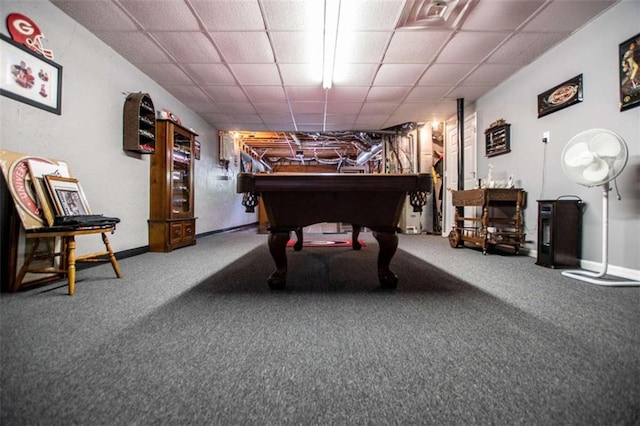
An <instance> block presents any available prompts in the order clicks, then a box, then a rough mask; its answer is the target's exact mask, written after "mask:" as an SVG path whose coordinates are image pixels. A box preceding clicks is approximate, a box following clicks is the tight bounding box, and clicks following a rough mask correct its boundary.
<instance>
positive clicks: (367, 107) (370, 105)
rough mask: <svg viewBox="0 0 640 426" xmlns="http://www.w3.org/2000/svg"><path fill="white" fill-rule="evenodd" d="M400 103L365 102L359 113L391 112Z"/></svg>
mask: <svg viewBox="0 0 640 426" xmlns="http://www.w3.org/2000/svg"><path fill="white" fill-rule="evenodd" d="M398 105H400V104H399V103H398V102H367V103H366V104H364V105H363V107H362V110H361V111H360V113H361V114H367V115H377V114H387V115H389V114H391V113H393V111H395V110H396V109H397V108H398Z"/></svg>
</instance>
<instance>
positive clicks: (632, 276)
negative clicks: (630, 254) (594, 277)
mask: <svg viewBox="0 0 640 426" xmlns="http://www.w3.org/2000/svg"><path fill="white" fill-rule="evenodd" d="M529 257H533V258H536V259H537V258H538V250H531V251H530V252H529ZM580 268H581V269H586V270H588V271H601V270H602V262H593V261H591V260H580ZM563 269H566V268H563ZM574 269H575V268H574ZM607 275H613V276H614V277H620V278H624V279H627V280H632V281H640V270H638V269H631V268H625V267H623V266H616V265H608V266H607Z"/></svg>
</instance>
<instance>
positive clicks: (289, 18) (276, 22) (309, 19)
mask: <svg viewBox="0 0 640 426" xmlns="http://www.w3.org/2000/svg"><path fill="white" fill-rule="evenodd" d="M262 5H263V8H264V14H265V17H266V22H267V27H268V29H269V30H270V31H282V30H286V31H312V30H316V29H317V30H320V31H322V30H323V28H324V26H323V20H322V19H318V17H322V16H324V2H322V1H318V0H262Z"/></svg>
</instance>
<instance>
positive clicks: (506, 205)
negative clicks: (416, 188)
mask: <svg viewBox="0 0 640 426" xmlns="http://www.w3.org/2000/svg"><path fill="white" fill-rule="evenodd" d="M452 198H453V206H454V207H456V213H455V224H454V226H453V229H452V230H451V232H450V233H449V244H451V247H454V248H455V247H459V246H463V245H464V243H465V242H469V243H473V244H475V245H477V246H480V247H482V254H487V250H488V249H490V248H492V247H494V246H498V245H501V246H513V248H514V249H515V252H516V254H517V253H518V252H519V250H520V247H522V244H524V241H525V240H524V238H525V234H524V232H523V231H524V221H523V216H522V210H523V208H524V205H525V202H526V192H525V191H524V190H522V189H518V188H515V189H505V188H483V189H471V190H466V191H452ZM465 207H481V208H482V212H481V213H480V216H479V217H478V216H465V213H464V208H465Z"/></svg>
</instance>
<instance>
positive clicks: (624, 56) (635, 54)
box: [618, 34, 640, 111]
mask: <svg viewBox="0 0 640 426" xmlns="http://www.w3.org/2000/svg"><path fill="white" fill-rule="evenodd" d="M618 53H619V64H620V111H624V110H626V109H629V108H634V107H637V106H638V105H640V34H636V35H635V36H633V37H631V38H630V39H629V40H626V41H624V42H622V43H620V47H619V49H618Z"/></svg>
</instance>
